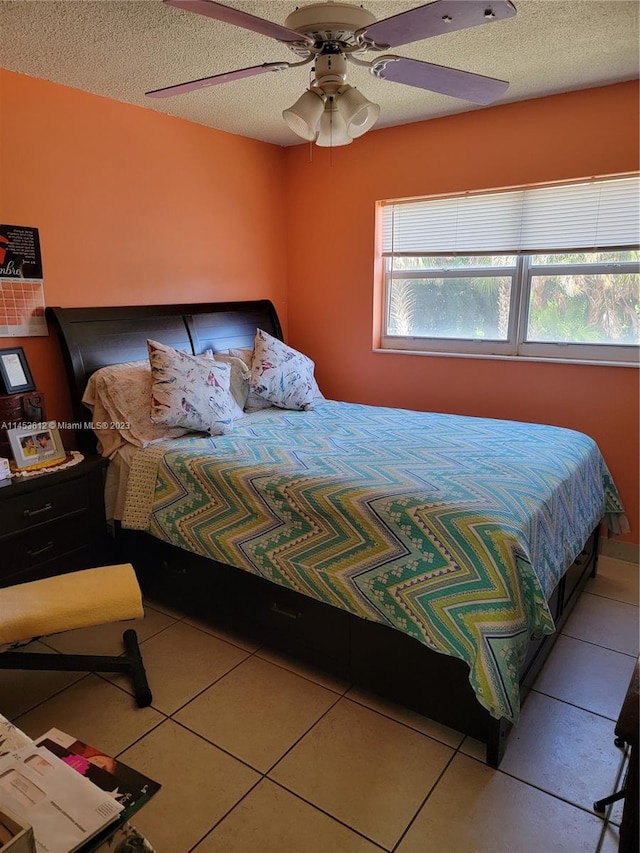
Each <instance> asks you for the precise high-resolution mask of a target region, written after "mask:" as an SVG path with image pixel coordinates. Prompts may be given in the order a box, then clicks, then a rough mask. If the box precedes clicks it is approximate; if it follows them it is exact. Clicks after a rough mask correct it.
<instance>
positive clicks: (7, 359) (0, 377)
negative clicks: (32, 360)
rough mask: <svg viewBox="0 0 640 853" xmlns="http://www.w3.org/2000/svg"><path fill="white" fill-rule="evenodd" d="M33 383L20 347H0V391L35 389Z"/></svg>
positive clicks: (12, 392)
mask: <svg viewBox="0 0 640 853" xmlns="http://www.w3.org/2000/svg"><path fill="white" fill-rule="evenodd" d="M35 388H36V386H35V383H34V381H33V377H32V376H31V371H30V370H29V365H28V363H27V357H26V355H25V354H24V350H23V349H22V347H10V348H9V349H0V392H1V393H3V394H19V393H20V392H21V391H35Z"/></svg>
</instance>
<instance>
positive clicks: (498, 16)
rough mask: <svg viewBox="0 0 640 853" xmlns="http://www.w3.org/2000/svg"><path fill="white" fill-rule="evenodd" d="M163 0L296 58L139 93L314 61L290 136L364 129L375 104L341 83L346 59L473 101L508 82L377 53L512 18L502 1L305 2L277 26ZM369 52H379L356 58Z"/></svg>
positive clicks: (161, 94) (168, 91)
mask: <svg viewBox="0 0 640 853" xmlns="http://www.w3.org/2000/svg"><path fill="white" fill-rule="evenodd" d="M164 2H165V3H166V4H167V5H169V6H174V7H176V8H177V9H184V10H185V11H187V12H196V13H198V14H200V15H206V16H207V17H209V18H215V19H216V20H218V21H225V22H226V23H228V24H234V25H235V26H238V27H243V28H244V29H247V30H252V31H253V32H256V33H260V34H262V35H265V36H268V37H269V38H273V39H276V40H277V41H279V42H282V44H284V45H286V47H288V48H289V49H290V50H292V51H293V53H295V54H296V56H298V57H299V60H300V61H298V62H265V63H263V64H262V65H252V66H250V67H248V68H240V69H238V70H236V71H228V72H226V73H224V74H214V75H213V76H212V77H202V78H200V79H198V80H191V81H190V82H188V83H179V84H178V85H175V86H166V87H165V88H163V89H154V90H152V91H150V92H146V93H145V94H146V95H148V96H149V97H151V98H168V97H171V96H173V95H180V94H183V93H184V92H191V91H193V90H194V89H202V88H204V87H206V86H217V85H219V84H220V83H228V82H230V81H231V80H238V79H240V78H242V77H253V76H254V75H257V74H266V73H267V72H271V71H284V70H286V69H288V68H297V67H299V66H301V65H307V64H309V63H314V65H313V69H312V70H313V73H314V77H313V79H312V81H311V85H310V86H309V88H308V89H307V91H306V92H304V94H303V95H301V97H300V98H298V100H297V101H296V103H295V104H294V105H293V106H292V107H290V108H289V109H287V110H285V111H284V112H283V114H282V115H283V118H284V119H285V121H286V122H287V124H288V125H289V127H290V128H291V130H293V131H294V132H295V133H297V134H298V136H300V137H302V139H308V140H310V141H311V140H315V142H316V144H317V145H320V146H325V147H335V146H338V145H348V144H349V143H350V142H352V141H353V139H355V138H357V137H358V136H362V134H364V133H366V132H367V131H368V130H370V128H371V127H373V125H374V124H375V122H376V121H377V119H378V115H379V114H380V107H379V106H378V105H377V104H374V103H372V102H371V101H369V100H367V98H365V96H364V95H363V94H362V93H361V92H359V91H358V90H357V89H355V88H354V87H353V86H350V85H348V84H347V83H346V78H347V63H349V62H351V63H354V64H356V65H361V66H365V67H366V68H369V70H370V72H371V73H372V74H373V75H374V77H378V78H379V79H381V80H390V81H392V82H394V83H404V84H405V85H407V86H416V87H417V88H419V89H426V90H428V91H430V92H438V93H440V94H443V95H451V96H452V97H454V98H463V99H464V100H467V101H471V102H473V103H476V104H483V105H484V104H489V103H491V102H492V101H495V100H496V99H497V98H499V97H500V96H501V95H502V94H503V93H504V92H505V91H506V90H507V88H508V86H509V84H508V83H507V82H505V81H504V80H497V79H495V78H493V77H484V76H482V75H480V74H473V73H471V72H469V71H460V70H459V69H456V68H448V67H446V66H442V65H434V64H433V63H431V62H422V61H420V60H418V59H409V58H407V57H403V56H396V55H395V54H390V53H386V52H385V51H387V50H388V49H389V48H391V47H397V46H398V45H403V44H409V43H410V42H414V41H419V40H421V39H427V38H431V37H432V36H438V35H443V34H445V33H450V32H454V31H455V30H464V29H468V28H469V27H476V26H478V25H480V24H489V23H493V22H495V21H500V20H504V19H506V18H512V17H513V16H514V15H515V14H516V9H515V7H514V6H513V4H512V3H510V2H509V0H434V2H432V3H428V4H426V5H425V6H418V7H417V8H415V9H410V10H409V11H407V12H401V13H400V14H398V15H392V16H391V17H390V18H384V19H383V20H380V21H377V20H376V19H375V17H374V15H372V14H371V13H370V12H368V11H367V10H366V9H363V8H362V6H355V5H353V4H351V3H342V2H325V3H313V4H311V5H307V6H301V7H298V8H296V10H295V11H294V12H292V13H291V14H290V15H289V16H288V17H287V19H286V20H285V22H284V26H281V25H280V24H276V23H273V22H272V21H268V20H266V19H264V18H259V17H257V16H256V15H250V14H248V13H247V12H243V11H241V10H240V9H236V8H233V7H231V6H225V5H224V4H223V3H218V2H215V0H164ZM369 52H372V53H375V54H381V55H378V56H375V57H374V58H373V59H371V60H366V59H364V58H363V57H364V55H365V54H366V53H369Z"/></svg>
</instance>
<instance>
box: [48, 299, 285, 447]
mask: <svg viewBox="0 0 640 853" xmlns="http://www.w3.org/2000/svg"><path fill="white" fill-rule="evenodd" d="M46 316H47V320H48V321H49V323H50V325H51V326H52V327H53V328H54V329H55V331H56V333H57V335H58V338H59V340H60V347H61V349H62V356H63V359H64V364H65V369H66V372H67V378H68V380H69V388H70V391H71V402H72V405H73V419H74V421H76V422H77V423H84V422H85V421H87V418H88V415H89V412H88V409H87V408H86V407H85V406H84V405H83V403H82V395H83V394H84V390H85V388H86V386H87V382H88V380H89V377H90V376H91V374H92V373H94V372H95V371H96V370H99V369H100V368H101V367H106V366H107V365H108V364H119V363H121V362H123V361H139V360H141V359H146V358H147V357H148V353H147V340H149V339H151V340H154V341H160V343H163V344H167V345H168V346H171V347H173V348H174V349H181V350H185V351H186V352H190V353H193V354H194V355H199V354H200V353H202V352H204V351H205V350H206V349H212V350H213V351H214V352H221V351H222V350H227V349H229V347H239V348H250V347H253V340H254V338H255V334H256V329H263V330H264V331H265V332H267V333H268V334H270V335H273V336H274V337H276V338H280V339H281V340H282V328H281V326H280V321H279V319H278V315H277V313H276V310H275V308H274V306H273V304H272V303H271V302H270V301H269V300H267V299H260V300H254V301H250V302H210V303H196V304H190V305H131V306H125V307H112V306H109V307H104V308H47V310H46ZM77 439H78V444H79V446H80V448H81V449H85V450H89V449H94V448H95V443H96V440H95V436H94V435H93V433H87V432H85V431H84V430H79V431H78V433H77Z"/></svg>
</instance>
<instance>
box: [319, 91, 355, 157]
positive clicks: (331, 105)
mask: <svg viewBox="0 0 640 853" xmlns="http://www.w3.org/2000/svg"><path fill="white" fill-rule="evenodd" d="M352 142H353V139H352V138H351V137H350V136H349V134H348V133H347V125H346V123H345V120H344V119H343V118H342V116H341V115H340V113H339V111H338V110H337V109H336V105H335V101H330V102H328V103H327V105H326V107H325V110H324V112H323V113H322V118H321V119H320V132H319V133H318V138H317V139H316V145H319V146H320V148H337V147H338V146H340V145H350V144H351V143H352Z"/></svg>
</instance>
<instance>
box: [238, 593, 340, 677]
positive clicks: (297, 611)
mask: <svg viewBox="0 0 640 853" xmlns="http://www.w3.org/2000/svg"><path fill="white" fill-rule="evenodd" d="M254 580H255V579H254ZM240 606H241V610H242V611H243V612H242V618H243V621H248V622H251V623H252V627H253V628H254V629H256V628H257V629H258V631H259V632H260V634H261V635H262V637H263V638H264V640H265V642H266V643H268V644H269V645H271V646H274V647H275V648H278V649H281V650H283V651H287V652H289V653H290V654H292V655H296V653H298V652H299V653H304V657H305V658H306V659H307V660H313V658H314V657H315V658H316V659H317V660H323V661H324V662H325V666H326V662H327V660H330V661H332V663H333V664H335V666H334V667H333V668H334V671H336V672H340V673H342V674H345V675H346V673H347V671H348V667H349V653H348V650H349V632H350V627H349V626H350V621H349V620H350V616H349V614H348V613H347V612H346V611H345V610H338V609H337V608H335V607H331V606H329V605H328V604H324V603H323V602H321V601H316V600H315V599H313V598H309V597H308V596H306V595H302V594H300V593H297V592H294V591H293V590H290V589H286V588H285V587H281V586H278V585H277V584H273V583H270V582H269V581H262V582H261V583H259V584H257V585H256V588H255V589H254V591H253V594H252V596H251V598H250V599H245V600H244V602H242V603H241V605H240Z"/></svg>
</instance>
